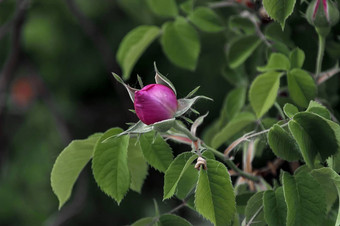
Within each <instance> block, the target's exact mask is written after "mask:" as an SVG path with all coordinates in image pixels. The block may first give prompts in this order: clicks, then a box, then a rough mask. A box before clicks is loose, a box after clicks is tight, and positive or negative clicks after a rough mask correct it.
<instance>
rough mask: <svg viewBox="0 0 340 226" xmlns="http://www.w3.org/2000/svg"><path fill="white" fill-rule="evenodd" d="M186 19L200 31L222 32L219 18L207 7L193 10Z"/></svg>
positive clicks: (222, 28)
mask: <svg viewBox="0 0 340 226" xmlns="http://www.w3.org/2000/svg"><path fill="white" fill-rule="evenodd" d="M188 19H189V20H190V21H191V22H192V23H193V24H194V25H196V26H197V27H198V28H199V29H200V30H202V31H206V32H220V31H222V30H224V27H223V26H222V23H221V19H220V18H219V16H218V15H217V14H216V13H215V12H214V11H213V10H212V9H210V8H208V7H197V8H195V10H194V11H193V12H192V13H191V14H190V15H189V17H188Z"/></svg>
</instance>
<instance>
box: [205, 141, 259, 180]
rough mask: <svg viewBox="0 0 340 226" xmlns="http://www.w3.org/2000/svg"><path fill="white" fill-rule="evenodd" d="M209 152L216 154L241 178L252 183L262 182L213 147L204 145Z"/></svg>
mask: <svg viewBox="0 0 340 226" xmlns="http://www.w3.org/2000/svg"><path fill="white" fill-rule="evenodd" d="M204 146H205V147H206V148H207V149H208V150H210V151H211V152H213V153H214V155H216V156H217V157H218V158H220V159H222V160H223V161H224V162H225V163H226V164H227V166H228V167H229V168H231V169H232V170H234V171H235V172H236V173H238V174H239V175H240V176H242V177H244V178H247V179H249V180H252V181H255V182H258V181H260V179H259V178H258V177H256V176H252V175H250V174H248V173H246V172H244V171H242V170H240V169H239V168H238V167H237V166H236V165H235V163H234V162H233V161H231V160H230V159H226V157H225V156H224V154H223V153H221V152H219V151H217V150H216V149H214V148H212V147H209V146H207V145H204Z"/></svg>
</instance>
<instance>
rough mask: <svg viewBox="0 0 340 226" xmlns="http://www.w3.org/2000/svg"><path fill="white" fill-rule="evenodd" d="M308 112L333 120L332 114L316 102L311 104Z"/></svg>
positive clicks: (312, 101)
mask: <svg viewBox="0 0 340 226" xmlns="http://www.w3.org/2000/svg"><path fill="white" fill-rule="evenodd" d="M306 112H313V113H315V114H317V115H319V116H321V117H324V118H325V119H328V120H331V114H330V113H329V111H328V109H327V108H326V107H325V106H323V105H322V104H319V103H318V102H316V101H314V100H311V101H310V102H309V105H308V108H307V110H306Z"/></svg>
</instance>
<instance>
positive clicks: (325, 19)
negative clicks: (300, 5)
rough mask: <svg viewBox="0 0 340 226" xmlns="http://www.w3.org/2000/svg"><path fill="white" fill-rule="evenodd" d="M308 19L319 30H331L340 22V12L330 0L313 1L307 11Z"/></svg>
mask: <svg viewBox="0 0 340 226" xmlns="http://www.w3.org/2000/svg"><path fill="white" fill-rule="evenodd" d="M306 18H307V20H308V22H309V23H310V24H312V25H314V26H315V27H317V28H329V27H332V26H334V25H335V24H336V23H337V22H338V21H339V10H338V9H337V7H336V6H335V5H334V3H333V2H332V1H330V0H312V2H311V3H309V6H308V8H307V11H306Z"/></svg>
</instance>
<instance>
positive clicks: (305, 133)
mask: <svg viewBox="0 0 340 226" xmlns="http://www.w3.org/2000/svg"><path fill="white" fill-rule="evenodd" d="M288 126H289V130H290V132H291V133H292V135H293V137H294V138H295V140H296V142H297V143H298V145H299V149H300V151H301V154H302V156H303V158H304V160H305V161H306V163H307V165H308V166H309V167H310V168H314V160H315V157H316V155H317V154H319V155H320V157H321V160H322V161H325V160H326V159H327V158H328V157H329V156H331V155H333V154H335V153H336V152H337V151H338V150H339V143H338V141H337V136H336V134H335V130H336V129H338V128H339V125H337V124H336V123H334V122H332V121H329V120H327V119H324V118H322V117H320V116H318V115H316V114H313V113H308V112H300V113H297V114H296V115H295V116H294V118H293V120H291V121H290V122H289V124H288ZM333 127H334V128H333Z"/></svg>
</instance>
